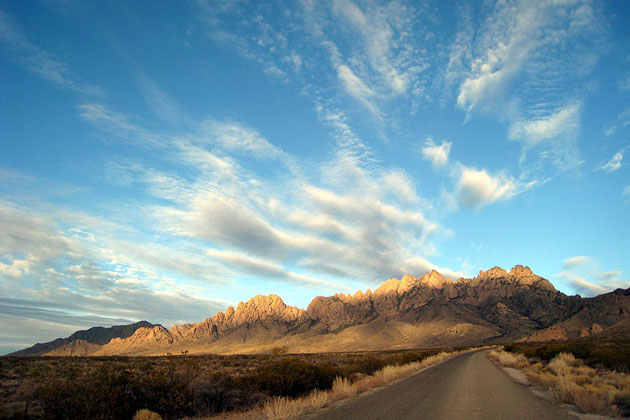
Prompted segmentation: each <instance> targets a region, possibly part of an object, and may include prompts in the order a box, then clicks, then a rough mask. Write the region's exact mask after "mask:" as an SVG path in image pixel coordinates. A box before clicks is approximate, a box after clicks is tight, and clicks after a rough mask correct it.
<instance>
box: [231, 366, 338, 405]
mask: <svg viewBox="0 0 630 420" xmlns="http://www.w3.org/2000/svg"><path fill="white" fill-rule="evenodd" d="M337 376H339V370H338V369H336V368H334V367H332V366H326V365H316V364H313V363H308V362H304V361H301V360H297V359H284V360H272V361H269V362H267V363H265V364H263V365H262V366H260V367H259V368H258V369H256V370H255V371H254V372H253V373H252V374H249V375H246V376H244V377H242V378H240V379H239V382H240V383H241V384H242V385H243V386H244V387H245V388H247V389H250V390H254V391H259V392H264V393H266V394H267V395H270V396H288V397H298V396H302V395H305V394H308V393H309V392H311V391H312V390H314V389H330V388H331V387H332V384H333V381H334V380H335V377H337Z"/></svg>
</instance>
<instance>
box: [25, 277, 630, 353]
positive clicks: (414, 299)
mask: <svg viewBox="0 0 630 420" xmlns="http://www.w3.org/2000/svg"><path fill="white" fill-rule="evenodd" d="M629 314H630V289H627V290H625V291H624V290H621V292H619V291H615V292H611V293H608V294H604V295H600V296H597V297H594V298H582V297H580V296H577V295H576V296H567V295H565V294H564V293H561V292H559V291H557V290H556V289H555V287H554V286H553V285H552V284H551V282H549V281H548V280H547V279H545V278H543V277H540V276H537V275H536V274H534V273H533V272H532V271H531V269H530V268H529V267H527V266H522V265H517V266H515V267H513V268H512V269H511V270H510V271H509V272H508V271H506V270H504V269H502V268H500V267H493V268H491V269H489V270H486V271H480V272H479V274H478V275H477V276H476V277H474V278H471V279H468V278H459V279H457V280H455V281H453V280H451V279H449V278H445V277H444V276H443V275H442V274H440V273H439V272H437V271H435V270H433V271H431V272H427V273H425V274H424V275H422V276H420V277H414V276H412V275H409V274H406V275H404V276H403V277H402V278H401V279H400V280H398V279H394V278H392V279H389V280H386V281H385V282H383V283H382V284H380V285H379V287H377V288H376V289H375V290H374V291H372V290H371V289H367V290H366V291H365V292H363V291H361V290H359V291H357V292H355V293H354V294H347V295H346V294H344V293H337V294H335V295H333V296H328V297H324V296H318V297H316V298H314V299H313V300H312V301H311V302H310V304H309V305H308V307H307V308H306V309H302V308H298V307H296V306H289V305H286V304H285V303H284V301H283V300H282V298H280V297H279V296H278V295H275V294H270V295H267V296H264V295H257V296H254V297H252V298H251V299H249V300H248V301H246V302H240V303H239V304H238V305H237V306H236V308H234V307H232V306H230V307H228V308H227V309H226V310H225V311H224V312H217V313H216V314H215V315H213V316H211V317H208V318H206V319H205V320H203V321H200V322H197V323H189V324H183V325H174V326H173V327H172V328H170V329H166V328H164V327H163V326H161V325H153V324H151V325H142V326H138V327H137V328H135V330H134V331H133V333H132V334H131V335H127V336H124V337H123V336H120V337H112V338H111V339H110V340H109V341H108V342H106V343H89V346H81V345H79V344H77V343H74V341H76V340H68V339H69V338H70V337H69V338H68V339H61V340H66V341H64V342H59V343H58V344H61V345H59V346H57V347H54V346H53V345H52V344H51V343H55V342H57V340H55V341H54V342H51V343H48V344H51V346H48V347H45V348H40V350H42V349H43V350H46V352H45V353H41V352H40V353H37V352H35V351H34V350H31V353H30V354H47V355H69V354H70V355H72V354H77V355H78V354H81V355H84V354H89V355H115V354H127V355H149V354H153V355H157V354H164V353H175V352H180V351H181V352H186V353H188V352H190V353H257V352H264V351H268V350H270V349H271V348H273V347H277V346H281V347H287V348H288V349H289V350H290V351H292V352H311V351H312V352H317V351H344V350H385V349H394V348H411V347H428V346H444V345H472V344H494V343H500V342H509V341H516V340H537V339H545V338H546V337H551V338H552V339H553V338H556V339H557V338H572V337H578V336H580V335H584V334H593V333H598V332H601V330H603V329H605V328H606V327H608V326H610V325H613V324H615V323H617V322H618V321H619V320H621V319H625V318H626V317H628V315H629ZM148 324H150V323H148ZM134 325H135V324H134ZM71 337H72V336H71ZM73 343H74V344H73ZM40 346H41V345H40ZM34 347H35V346H34ZM86 347H87V348H86ZM31 349H33V348H31ZM29 350H30V349H25V350H23V351H22V352H28V351H29ZM18 353H19V352H18ZM22 355H24V354H22Z"/></svg>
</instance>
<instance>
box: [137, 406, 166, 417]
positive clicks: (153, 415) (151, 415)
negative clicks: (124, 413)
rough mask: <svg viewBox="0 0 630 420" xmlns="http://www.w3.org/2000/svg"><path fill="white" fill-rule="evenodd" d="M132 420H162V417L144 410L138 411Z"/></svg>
mask: <svg viewBox="0 0 630 420" xmlns="http://www.w3.org/2000/svg"><path fill="white" fill-rule="evenodd" d="M133 420H162V416H160V415H159V414H158V413H154V412H153V411H151V410H147V409H146V408H145V409H142V410H138V412H137V413H136V415H135V416H133Z"/></svg>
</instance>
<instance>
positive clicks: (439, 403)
mask: <svg viewBox="0 0 630 420" xmlns="http://www.w3.org/2000/svg"><path fill="white" fill-rule="evenodd" d="M486 353H487V351H477V352H472V353H464V354H461V355H459V356H455V357H454V358H452V359H449V360H447V361H445V362H443V363H441V364H439V365H436V366H433V367H432V368H429V369H427V370H425V371H423V372H421V373H419V374H417V375H414V376H412V377H410V378H407V379H405V380H403V381H401V382H398V383H397V384H394V385H393V386H390V387H387V388H384V389H381V390H378V391H376V392H374V393H372V394H370V395H367V396H365V397H361V398H357V399H355V400H352V401H349V402H347V403H345V404H342V405H340V406H337V407H332V408H330V409H328V410H325V411H323V412H322V413H321V415H319V416H318V417H316V418H317V419H322V420H323V419H339V420H342V419H343V420H372V419H535V420H564V419H571V420H575V417H573V416H571V415H570V414H568V413H567V412H566V411H565V410H563V409H562V408H560V407H558V406H556V405H554V404H552V403H550V402H548V401H545V400H543V399H540V398H538V397H536V396H535V395H534V394H533V393H532V392H530V391H529V390H528V389H527V388H526V387H525V386H523V385H520V384H517V383H515V382H514V381H513V380H512V379H511V378H510V377H509V376H508V375H507V374H506V373H505V372H504V371H503V370H502V369H501V368H499V367H497V366H495V365H494V364H493V363H492V362H490V360H488V358H487V355H486Z"/></svg>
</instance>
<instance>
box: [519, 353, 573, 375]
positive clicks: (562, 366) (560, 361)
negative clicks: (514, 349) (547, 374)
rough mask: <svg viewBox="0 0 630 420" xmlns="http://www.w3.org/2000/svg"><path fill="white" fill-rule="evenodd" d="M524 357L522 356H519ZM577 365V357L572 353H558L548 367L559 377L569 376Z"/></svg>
mask: <svg viewBox="0 0 630 420" xmlns="http://www.w3.org/2000/svg"><path fill="white" fill-rule="evenodd" d="M519 356H522V355H519ZM576 365H577V360H576V358H575V356H573V354H571V353H565V352H562V353H558V355H557V356H556V357H554V358H553V359H551V361H550V362H549V364H548V365H547V367H548V368H549V369H551V371H552V372H553V373H555V374H556V375H558V376H562V375H567V374H568V373H569V372H570V371H571V368H572V367H574V366H576Z"/></svg>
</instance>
